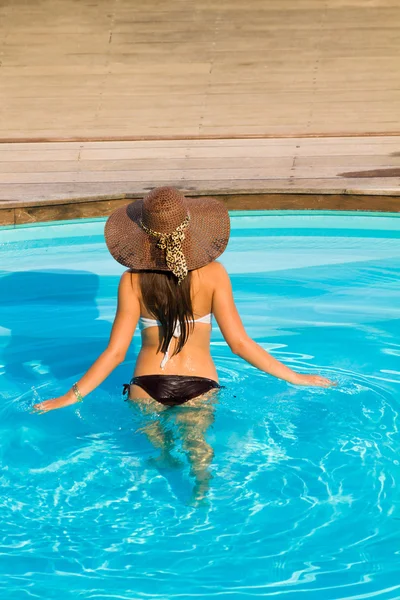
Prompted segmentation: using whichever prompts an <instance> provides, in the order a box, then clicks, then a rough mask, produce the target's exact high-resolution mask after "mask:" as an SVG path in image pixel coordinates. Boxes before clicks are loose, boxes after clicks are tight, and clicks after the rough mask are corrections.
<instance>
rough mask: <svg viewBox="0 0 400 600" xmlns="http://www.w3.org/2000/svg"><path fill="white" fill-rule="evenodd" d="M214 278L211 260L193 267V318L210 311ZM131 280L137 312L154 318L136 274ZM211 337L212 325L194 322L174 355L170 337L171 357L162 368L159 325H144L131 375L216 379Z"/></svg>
mask: <svg viewBox="0 0 400 600" xmlns="http://www.w3.org/2000/svg"><path fill="white" fill-rule="evenodd" d="M214 282H215V268H214V264H213V263H211V264H209V265H207V266H205V267H202V268H201V269H196V270H195V271H192V278H191V298H192V306H193V313H194V318H195V319H198V318H200V317H203V316H204V315H207V314H209V313H212V304H213V295H214V285H215V283H214ZM132 284H133V287H134V289H135V290H136V293H137V295H138V299H139V304H140V316H141V317H145V318H154V317H153V315H151V314H149V312H148V311H147V309H146V307H145V306H144V304H143V301H142V298H141V293H140V286H139V277H138V275H137V274H132ZM210 337H211V325H209V324H207V323H195V324H194V327H193V331H191V333H190V334H189V338H188V340H187V342H186V344H185V345H184V347H183V349H182V350H181V351H180V352H179V354H176V355H173V351H174V349H175V346H176V344H177V340H176V339H175V338H172V342H171V349H170V359H169V360H168V362H167V364H166V365H165V367H164V368H163V369H161V366H160V365H161V361H162V358H163V353H162V352H158V347H159V343H160V328H159V327H149V328H147V329H144V330H143V331H142V347H141V350H140V353H139V356H138V359H137V362H136V366H135V372H134V375H135V376H140V375H157V374H160V375H194V376H198V377H207V378H210V379H214V380H215V381H218V376H217V371H216V368H215V366H214V363H213V360H212V358H211V355H210Z"/></svg>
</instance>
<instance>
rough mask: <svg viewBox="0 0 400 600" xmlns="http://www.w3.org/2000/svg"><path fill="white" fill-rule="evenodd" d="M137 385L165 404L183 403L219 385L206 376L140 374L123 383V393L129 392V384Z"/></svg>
mask: <svg viewBox="0 0 400 600" xmlns="http://www.w3.org/2000/svg"><path fill="white" fill-rule="evenodd" d="M130 385H138V386H139V387H141V388H142V389H143V390H144V391H145V392H147V393H148V394H149V396H151V397H152V398H154V400H157V402H160V403H161V404H165V405H166V406H176V405H177V404H184V403H185V402H187V401H188V400H192V398H197V396H201V395H202V394H205V393H206V392H209V391H210V390H212V389H214V388H220V387H221V386H220V385H219V384H218V383H217V382H216V381H214V380H213V379H207V378H206V377H189V376H186V375H142V376H140V377H133V379H131V382H130V383H124V388H123V393H124V394H126V393H127V394H129V386H130Z"/></svg>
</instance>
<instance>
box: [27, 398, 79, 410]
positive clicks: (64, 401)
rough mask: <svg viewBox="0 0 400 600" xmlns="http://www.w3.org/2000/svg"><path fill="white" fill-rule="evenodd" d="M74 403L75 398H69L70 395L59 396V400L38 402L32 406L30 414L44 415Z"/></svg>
mask: <svg viewBox="0 0 400 600" xmlns="http://www.w3.org/2000/svg"><path fill="white" fill-rule="evenodd" d="M75 403H76V398H75V396H73V397H71V395H70V394H64V396H59V398H52V400H46V401H45V402H39V403H38V404H34V406H33V409H32V412H36V413H40V414H41V413H46V412H49V410H55V409H56V408H64V406H70V404H75Z"/></svg>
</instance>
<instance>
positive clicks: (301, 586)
mask: <svg viewBox="0 0 400 600" xmlns="http://www.w3.org/2000/svg"><path fill="white" fill-rule="evenodd" d="M399 223H400V221H399V218H396V217H395V216H392V217H384V216H346V215H336V216H333V215H320V216H318V215H313V216H310V215H307V214H303V215H301V216H300V215H286V216H281V215H271V216H262V217H254V216H236V217H233V218H232V228H233V231H232V238H231V241H230V243H229V248H228V250H227V252H226V253H225V254H224V255H223V257H222V262H223V263H224V264H225V266H226V267H227V269H228V271H229V272H230V274H231V277H232V282H233V289H234V294H235V298H236V301H237V305H238V308H239V311H240V313H241V315H242V317H243V321H244V324H245V326H246V328H247V330H248V332H249V334H250V335H251V336H252V337H253V338H254V339H255V340H257V342H258V343H259V344H261V345H262V346H263V347H264V348H266V349H268V350H270V351H271V352H272V353H273V354H274V356H276V357H277V358H279V359H280V360H282V361H284V362H286V363H287V364H289V365H290V366H291V367H293V368H294V369H297V370H299V371H301V372H310V373H322V374H323V375H325V376H328V377H330V378H333V379H335V380H337V381H338V387H337V388H336V389H329V390H325V389H304V388H295V387H293V386H290V385H288V384H286V383H284V382H282V381H277V380H275V379H273V378H272V377H270V376H268V375H266V374H263V373H260V372H257V371H256V370H255V369H254V368H252V367H250V366H249V365H247V364H245V363H244V362H243V361H242V360H240V359H239V358H238V357H235V356H233V355H232V354H231V353H230V351H229V349H228V348H227V346H226V344H225V342H224V341H223V339H222V337H221V334H220V333H219V331H218V330H217V328H215V330H214V331H213V336H212V353H213V356H214V359H215V361H216V364H217V367H218V372H219V375H220V379H221V382H222V383H223V384H224V385H225V386H226V387H225V389H224V390H223V392H222V393H220V395H219V397H218V398H216V399H214V400H213V401H210V402H209V404H208V405H207V406H205V407H204V408H203V409H199V408H188V407H184V406H183V407H180V408H174V409H171V410H169V411H166V412H165V413H164V414H163V415H162V416H159V415H157V414H150V415H147V416H146V415H143V414H142V413H141V412H140V411H139V410H138V409H137V408H135V406H131V405H130V403H128V402H124V401H123V398H122V396H121V384H122V383H123V382H125V381H127V380H129V378H130V376H131V373H132V369H133V364H134V360H135V356H136V353H137V350H138V337H137V334H136V335H135V338H134V341H133V344H132V348H131V351H130V353H129V356H128V358H127V360H126V361H125V363H124V364H123V365H122V366H120V367H119V368H118V369H117V370H116V371H115V372H114V373H113V374H112V375H111V376H110V377H109V379H108V380H107V381H106V382H105V383H104V384H103V385H101V386H100V388H99V389H98V390H96V391H95V392H94V393H93V394H91V395H90V396H89V397H88V398H86V399H85V401H84V403H83V404H82V405H79V406H78V408H77V407H70V408H68V409H64V410H60V411H54V412H51V413H49V414H46V415H33V414H31V413H30V412H29V411H30V408H31V407H32V404H33V403H34V402H37V401H40V400H44V399H48V398H50V397H53V396H56V395H59V394H61V393H63V392H64V391H66V390H67V389H68V388H69V387H70V386H71V384H72V383H73V382H74V381H76V380H77V379H78V378H79V377H80V376H81V375H82V374H83V373H84V371H85V370H86V369H87V368H88V366H89V365H90V364H91V362H92V361H93V360H94V359H95V358H96V357H97V355H98V354H99V352H100V351H101V350H102V349H103V348H104V347H105V345H106V343H107V339H108V336H109V332H110V325H111V322H112V319H113V315H114V311H115V302H116V291H117V286H118V280H119V276H120V274H121V273H122V271H123V268H122V267H121V266H120V265H118V264H117V263H116V262H114V261H113V259H112V258H111V257H110V256H109V254H108V252H107V249H106V247H105V244H104V241H103V235H102V232H103V227H104V223H103V222H80V223H79V224H64V225H52V226H45V227H30V228H23V229H19V230H3V231H0V240H1V247H0V248H1V269H2V270H1V278H0V302H1V311H0V372H1V378H0V393H1V407H0V410H1V418H0V427H1V472H0V477H1V498H0V523H1V525H0V527H1V538H0V544H1V547H0V597H1V598H4V599H7V600H23V599H33V598H40V599H46V600H48V599H52V598H54V599H56V598H57V599H61V600H64V599H67V598H71V599H72V598H73V599H77V598H80V599H82V600H86V599H89V598H91V599H92V598H93V599H95V598H96V599H102V600H103V599H104V600H105V599H115V600H117V599H118V600H136V599H148V598H156V599H159V600H167V599H168V600H169V599H175V598H181V599H187V598H199V599H201V598H211V597H215V598H220V599H222V598H226V599H229V600H239V599H240V600H242V599H245V598H249V599H250V598H257V597H271V598H275V597H282V598H285V599H286V600H291V599H292V598H296V599H297V598H302V599H305V600H309V599H315V600H325V599H332V600H338V599H344V598H354V599H355V598H357V599H358V598H363V599H364V598H375V597H377V598H379V599H380V600H382V599H386V598H392V599H394V598H400V568H399V565H400V556H399V552H400V486H399V483H400V452H399V450H400V443H399V442H400V440H399V431H398V427H399V422H398V416H399V391H400V365H399V358H400V336H399V333H400V328H399V317H400V286H399V273H400V235H399ZM154 429H155V430H156V431H158V433H159V435H160V436H161V438H160V439H163V440H164V441H165V443H167V444H168V453H167V454H168V456H167V457H166V454H165V452H164V453H163V450H162V448H156V447H155V446H154V445H152V443H151V442H150V438H149V436H148V435H147V433H148V432H149V431H152V430H154ZM188 448H189V451H188ZM196 452H197V453H198V455H199V456H200V462H201V460H202V458H201V457H202V456H205V455H207V452H208V462H207V460H205V462H203V463H202V464H203V467H204V470H205V472H204V473H203V475H204V476H205V478H206V480H207V482H208V483H207V485H208V487H209V489H208V493H207V494H206V498H205V499H204V500H202V501H200V502H197V503H196V502H194V500H193V494H194V491H195V488H196V485H198V482H197V484H196V478H195V476H194V470H195V469H194V467H193V464H194V466H196V464H195V463H196ZM202 453H203V454H202ZM204 453H205V454H204ZM188 457H189V458H188ZM210 461H211V462H210ZM207 465H208V466H207ZM197 466H198V465H197ZM195 474H196V473H195ZM207 477H208V479H207ZM200 478H201V477H200Z"/></svg>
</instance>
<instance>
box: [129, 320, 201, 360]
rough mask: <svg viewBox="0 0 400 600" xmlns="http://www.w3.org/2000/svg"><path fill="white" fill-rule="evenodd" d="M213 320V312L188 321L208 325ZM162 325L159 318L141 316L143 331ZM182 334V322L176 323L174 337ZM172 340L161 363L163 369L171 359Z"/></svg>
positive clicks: (140, 326) (140, 323)
mask: <svg viewBox="0 0 400 600" xmlns="http://www.w3.org/2000/svg"><path fill="white" fill-rule="evenodd" d="M211 321H212V314H211V313H208V315H204V316H203V317H200V319H194V320H193V321H192V320H190V321H188V323H206V324H207V325H211ZM160 325H161V323H160V321H157V319H148V318H147V317H140V319H139V328H140V331H143V329H148V328H149V327H160ZM180 335H181V326H180V323H177V324H176V325H175V329H174V333H173V334H172V337H175V338H178V337H179V336H180ZM171 342H172V338H171V339H170V341H169V344H168V348H167V351H166V353H165V354H164V358H163V359H162V361H161V364H160V367H161V369H163V368H164V367H165V365H166V364H167V362H168V360H169V347H170V345H171Z"/></svg>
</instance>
